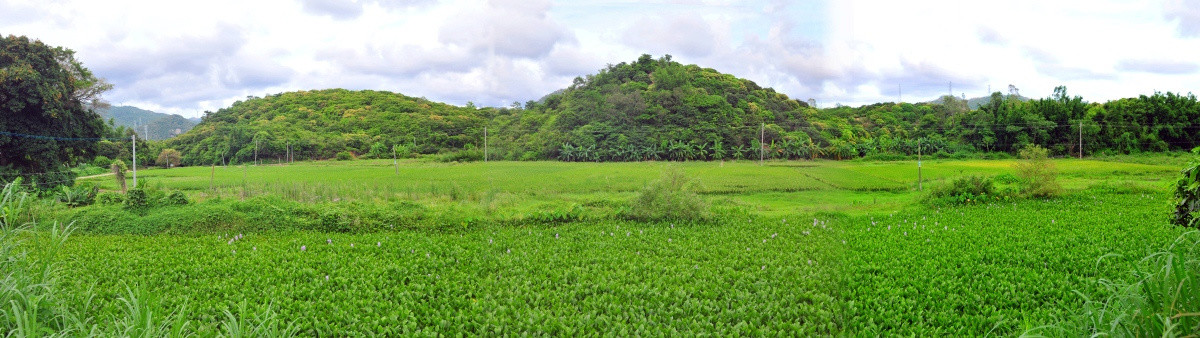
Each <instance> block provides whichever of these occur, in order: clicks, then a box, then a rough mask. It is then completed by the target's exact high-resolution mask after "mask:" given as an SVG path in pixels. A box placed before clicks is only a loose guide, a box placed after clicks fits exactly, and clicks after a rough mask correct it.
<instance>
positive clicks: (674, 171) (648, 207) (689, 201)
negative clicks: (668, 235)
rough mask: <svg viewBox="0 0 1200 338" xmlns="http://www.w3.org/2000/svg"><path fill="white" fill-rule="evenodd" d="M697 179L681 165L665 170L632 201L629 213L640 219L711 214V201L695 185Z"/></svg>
mask: <svg viewBox="0 0 1200 338" xmlns="http://www.w3.org/2000/svg"><path fill="white" fill-rule="evenodd" d="M695 184H696V183H695V181H693V180H690V179H688V178H687V177H686V176H684V175H683V171H682V170H679V168H675V167H670V168H668V169H666V170H665V171H663V174H662V178H661V179H659V180H657V181H654V182H651V183H650V184H648V185H646V187H645V188H643V189H642V191H641V192H639V193H638V196H637V198H635V199H634V200H633V201H632V202H631V203H630V204H631V205H630V208H629V212H628V214H627V217H629V218H631V219H637V220H699V219H704V218H706V217H708V213H709V211H708V204H707V203H705V202H704V200H703V199H701V198H700V196H698V195H696V193H695V191H693V189H694V185H695Z"/></svg>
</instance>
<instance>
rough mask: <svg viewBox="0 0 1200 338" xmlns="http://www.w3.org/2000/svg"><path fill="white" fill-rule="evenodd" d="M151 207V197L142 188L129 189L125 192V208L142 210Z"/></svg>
mask: <svg viewBox="0 0 1200 338" xmlns="http://www.w3.org/2000/svg"><path fill="white" fill-rule="evenodd" d="M147 207H150V197H149V196H148V195H147V194H146V190H144V189H142V188H134V189H129V192H127V193H125V209H131V210H141V209H145V208H147Z"/></svg>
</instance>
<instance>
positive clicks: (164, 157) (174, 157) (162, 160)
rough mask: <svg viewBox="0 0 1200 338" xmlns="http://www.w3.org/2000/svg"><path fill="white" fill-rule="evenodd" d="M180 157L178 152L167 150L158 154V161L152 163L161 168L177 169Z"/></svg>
mask: <svg viewBox="0 0 1200 338" xmlns="http://www.w3.org/2000/svg"><path fill="white" fill-rule="evenodd" d="M181 157H182V155H180V154H179V151H178V150H175V149H171V148H167V149H163V150H162V152H160V153H158V159H157V160H156V161H154V163H156V164H158V165H159V166H161V167H163V168H172V167H177V166H179V160H180V158H181Z"/></svg>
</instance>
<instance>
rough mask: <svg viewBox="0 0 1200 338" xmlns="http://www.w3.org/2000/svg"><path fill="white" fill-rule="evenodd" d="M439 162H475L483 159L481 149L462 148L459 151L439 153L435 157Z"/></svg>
mask: <svg viewBox="0 0 1200 338" xmlns="http://www.w3.org/2000/svg"><path fill="white" fill-rule="evenodd" d="M437 160H438V161H439V162H475V161H483V150H482V149H463V150H459V151H454V152H449V153H445V154H441V155H439V156H438V157H437Z"/></svg>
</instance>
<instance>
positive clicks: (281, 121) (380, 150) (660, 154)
mask: <svg viewBox="0 0 1200 338" xmlns="http://www.w3.org/2000/svg"><path fill="white" fill-rule="evenodd" d="M997 97H998V98H1000V99H1001V100H1002V102H995V103H992V104H983V103H984V102H991V101H990V98H988V99H976V100H974V101H975V102H974V104H972V102H971V100H962V99H958V98H951V97H944V98H943V99H941V100H939V101H937V102H924V103H877V104H871V105H865V106H860V107H848V106H838V107H832V108H824V109H818V108H815V107H810V106H809V105H808V104H806V103H804V102H801V101H798V100H794V99H791V98H789V97H788V96H787V95H784V94H781V93H778V92H775V91H774V90H773V89H771V88H764V87H761V86H759V85H758V84H756V83H754V82H753V81H750V80H746V79H740V78H737V77H735V76H732V75H729V74H723V73H720V72H718V71H716V70H713V69H710V68H703V67H700V66H697V65H684V64H680V63H678V62H675V61H672V60H671V58H670V56H664V57H661V58H658V59H654V58H651V57H650V56H649V55H643V56H642V57H640V58H638V59H637V60H636V61H634V62H631V63H625V62H622V63H619V64H616V65H610V66H607V67H605V68H604V69H601V70H600V71H599V72H597V73H596V74H591V75H587V76H582V77H577V78H575V80H574V81H573V82H572V84H571V85H570V86H568V87H567V88H564V89H560V90H556V91H554V92H552V93H550V94H548V95H546V96H545V97H543V98H541V99H539V100H537V101H529V102H526V103H525V104H524V106H521V105H518V104H514V105H513V106H511V107H498V108H493V107H488V108H475V107H473V106H470V105H468V106H467V107H457V106H452V105H448V104H444V103H437V102H430V101H428V100H425V99H421V98H414V97H409V96H404V95H401V94H395V93H389V92H383V91H350V90H344V89H327V90H317V91H301V92H289V93H282V94H276V95H269V96H267V97H262V98H250V99H247V100H246V101H239V102H237V103H234V104H233V105H232V106H230V107H228V108H225V109H221V110H219V111H217V112H215V113H208V114H206V116H204V117H203V119H202V121H201V123H200V124H199V125H198V126H196V127H195V128H193V129H192V130H191V131H189V132H187V133H185V134H184V135H181V136H179V137H176V138H173V139H170V140H168V141H167V142H166V143H165V144H163V146H164V147H169V148H175V149H178V150H180V151H181V152H182V153H183V162H184V164H190V165H196V164H200V165H207V164H211V163H218V162H220V163H225V162H235V163H236V162H248V161H253V160H254V159H255V158H258V159H259V160H266V161H268V162H274V161H283V160H285V159H286V158H287V156H288V155H289V154H291V156H292V158H293V159H299V160H304V159H329V158H333V157H335V155H336V156H337V157H344V155H343V154H341V153H342V152H348V153H352V154H354V155H358V156H365V157H390V156H389V155H391V154H389V153H391V149H397V150H399V152H402V153H407V152H410V151H411V152H417V153H423V154H442V153H445V154H444V155H442V156H441V158H442V159H445V160H458V159H461V160H475V159H482V158H483V157H484V156H485V155H484V153H485V152H486V154H487V155H486V156H487V158H489V159H503V160H539V159H543V160H544V159H557V160H564V161H639V160H725V159H758V158H759V157H760V156H762V157H765V158H787V159H815V158H827V159H848V158H857V157H876V158H904V157H906V156H913V155H916V154H917V153H918V152H920V153H922V154H929V155H931V156H933V157H948V156H969V154H971V153H978V152H1008V153H1013V152H1016V151H1017V150H1020V149H1022V148H1024V147H1026V146H1028V145H1040V146H1043V147H1045V148H1048V149H1049V150H1050V152H1051V154H1053V156H1074V155H1077V154H1078V153H1079V152H1080V149H1081V148H1080V147H1081V146H1082V149H1083V152H1084V153H1085V154H1091V153H1106V152H1107V153H1130V152H1138V151H1164V150H1179V149H1191V147H1194V146H1196V145H1197V143H1198V142H1200V141H1198V140H1200V102H1197V100H1196V97H1195V96H1192V95H1186V96H1183V95H1177V94H1172V93H1166V94H1163V93H1155V94H1154V95H1153V96H1141V97H1138V98H1128V99H1120V100H1115V101H1109V102H1106V103H1103V104H1101V103H1087V102H1085V101H1083V99H1082V98H1081V97H1079V96H1074V97H1072V96H1069V95H1067V91H1066V88H1065V87H1058V88H1056V89H1055V91H1054V94H1052V95H1051V96H1049V97H1046V98H1042V99H1036V100H1030V99H1027V98H1023V97H1004V96H1002V95H1001V96H997ZM484 135H487V136H486V139H485V136H484ZM1080 139H1082V140H1083V142H1082V143H1083V144H1082V145H1081V144H1080V143H1081V142H1080ZM480 148H484V149H480ZM345 155H350V154H345Z"/></svg>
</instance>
